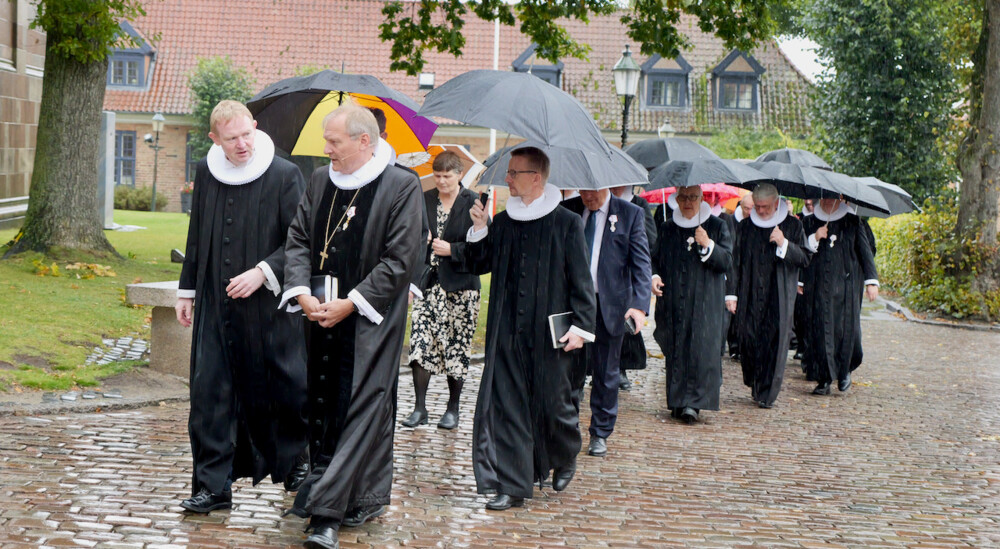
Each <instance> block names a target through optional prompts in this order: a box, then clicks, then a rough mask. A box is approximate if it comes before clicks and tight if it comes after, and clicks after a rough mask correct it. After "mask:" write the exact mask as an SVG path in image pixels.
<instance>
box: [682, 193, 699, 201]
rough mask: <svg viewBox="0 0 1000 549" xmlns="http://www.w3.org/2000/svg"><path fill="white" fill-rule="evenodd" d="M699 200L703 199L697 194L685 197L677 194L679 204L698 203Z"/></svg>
mask: <svg viewBox="0 0 1000 549" xmlns="http://www.w3.org/2000/svg"><path fill="white" fill-rule="evenodd" d="M699 200H701V197H700V196H698V195H696V194H693V195H691V196H685V195H683V194H680V193H677V201H678V202H697V201H699Z"/></svg>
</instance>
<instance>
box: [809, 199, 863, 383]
mask: <svg viewBox="0 0 1000 549" xmlns="http://www.w3.org/2000/svg"><path fill="white" fill-rule="evenodd" d="M802 227H803V230H804V231H805V234H807V235H809V236H808V239H807V246H808V247H809V249H810V250H811V251H812V252H813V254H812V258H811V259H810V262H809V267H808V268H807V269H806V273H805V274H806V276H804V277H803V279H804V281H805V285H804V287H803V295H801V296H799V299H802V300H803V301H805V302H806V303H808V307H807V309H808V310H809V312H810V316H811V320H810V322H809V323H808V324H807V325H806V326H807V327H808V329H809V335H808V337H807V338H806V341H808V343H809V352H808V356H809V368H810V372H811V373H812V375H813V377H814V379H815V381H816V382H817V383H818V384H817V385H816V388H815V389H814V390H813V394H816V395H828V394H830V392H831V389H830V384H831V383H832V382H833V381H834V380H836V381H837V388H838V389H839V390H840V391H847V390H848V389H850V388H851V371H853V370H854V369H855V368H857V367H858V365H859V364H860V361H859V362H858V363H857V364H855V363H854V360H853V358H854V356H855V353H856V349H859V348H860V347H861V299H862V292H864V293H865V294H867V296H868V299H870V300H872V301H874V300H875V298H876V297H878V272H877V271H876V269H875V258H874V255H873V253H872V249H871V244H870V243H869V240H868V236H867V235H866V234H865V229H864V226H863V224H862V222H861V220H860V219H859V218H858V216H857V215H855V214H854V213H853V210H852V209H851V207H850V206H849V205H848V204H847V203H845V202H843V201H842V200H837V199H832V198H824V199H822V200H820V201H819V206H818V207H817V208H815V211H814V212H813V215H811V216H809V217H807V218H805V220H804V221H803V223H802Z"/></svg>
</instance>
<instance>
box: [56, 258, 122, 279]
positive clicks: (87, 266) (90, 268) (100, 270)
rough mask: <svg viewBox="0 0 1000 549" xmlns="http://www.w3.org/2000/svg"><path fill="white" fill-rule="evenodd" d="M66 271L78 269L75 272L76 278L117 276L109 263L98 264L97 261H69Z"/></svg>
mask: <svg viewBox="0 0 1000 549" xmlns="http://www.w3.org/2000/svg"><path fill="white" fill-rule="evenodd" d="M66 270H67V271H80V272H79V273H76V278H78V279H88V280H89V279H92V278H95V277H98V276H100V277H105V276H118V273H116V272H115V271H114V270H112V269H111V266H110V265H99V264H97V263H79V262H77V263H70V264H69V265H66Z"/></svg>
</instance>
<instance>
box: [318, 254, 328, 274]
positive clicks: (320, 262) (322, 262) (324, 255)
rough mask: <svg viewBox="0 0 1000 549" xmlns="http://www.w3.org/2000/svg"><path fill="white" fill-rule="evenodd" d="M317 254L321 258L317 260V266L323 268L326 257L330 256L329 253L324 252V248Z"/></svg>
mask: <svg viewBox="0 0 1000 549" xmlns="http://www.w3.org/2000/svg"><path fill="white" fill-rule="evenodd" d="M319 256H320V257H321V258H322V259H320V260H319V268H320V270H322V269H323V264H324V263H326V258H328V257H330V254H328V253H326V250H323V251H321V252H319Z"/></svg>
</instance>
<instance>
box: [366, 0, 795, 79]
mask: <svg viewBox="0 0 1000 549" xmlns="http://www.w3.org/2000/svg"><path fill="white" fill-rule="evenodd" d="M792 1H797V0H701V1H697V2H695V1H693V0H631V2H630V3H629V7H628V9H627V10H625V11H624V13H623V15H622V16H621V21H622V23H623V24H624V25H625V26H626V27H627V28H628V31H627V32H628V36H629V37H631V38H632V39H633V40H635V41H636V42H637V43H639V44H641V47H640V50H641V51H642V53H643V54H645V55H652V54H655V53H658V54H660V55H662V56H664V57H667V58H673V57H676V56H677V54H678V53H679V52H680V49H681V48H683V47H685V46H687V45H688V44H689V42H688V39H687V37H685V36H684V35H683V34H681V33H680V31H679V30H678V28H677V24H678V23H679V22H680V17H681V15H682V14H688V15H692V16H694V17H695V18H697V20H698V27H699V28H700V29H701V30H702V31H703V32H708V33H714V34H715V35H716V36H718V37H719V38H721V39H722V40H723V41H724V42H725V43H726V46H727V47H729V48H740V49H743V50H750V49H752V48H753V46H754V45H755V44H756V43H757V42H759V41H760V40H763V39H767V38H770V37H771V35H772V34H773V32H774V30H775V25H774V21H773V20H772V17H771V13H772V10H776V9H782V8H783V7H784V6H786V5H787V4H788V3H789V2H792ZM621 6H622V4H621V3H619V2H617V1H615V0H593V1H591V2H578V1H575V0H518V1H517V2H516V3H509V2H507V1H505V0H464V1H463V0H422V1H420V2H405V3H404V2H401V1H394V2H390V3H387V4H386V6H385V7H384V8H383V9H382V13H383V15H385V22H383V23H382V24H381V25H380V26H379V30H380V35H379V36H380V37H381V38H382V40H384V41H391V42H392V64H391V65H390V67H391V69H392V70H402V71H406V73H407V74H410V75H414V74H417V73H419V72H420V71H421V69H423V66H424V57H423V53H424V52H425V51H428V50H435V51H438V52H448V53H451V54H453V55H455V56H456V57H457V56H459V55H461V54H462V48H463V47H464V46H465V36H464V35H463V33H462V28H463V26H464V24H465V17H466V16H467V15H468V14H469V12H471V13H472V15H474V16H475V17H478V18H480V19H483V20H485V21H495V20H498V21H499V22H500V23H501V24H503V25H508V26H513V25H515V24H518V25H519V26H520V30H521V32H522V33H523V34H525V35H526V36H528V37H529V38H530V39H531V40H532V41H533V42H535V43H536V44H538V49H537V50H536V53H537V55H538V56H539V57H541V58H544V59H548V60H550V61H552V62H555V61H558V60H559V59H560V58H565V57H577V58H581V59H583V58H586V55H587V53H588V52H589V51H590V47H589V46H587V45H586V44H582V43H579V42H577V41H576V40H574V39H573V37H572V36H570V35H569V33H567V32H566V29H565V28H564V27H562V26H561V25H559V23H558V19H561V18H566V19H578V20H580V21H584V22H586V21H588V20H589V17H590V16H591V15H609V14H612V13H615V12H618V11H619V10H620V9H621Z"/></svg>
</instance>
